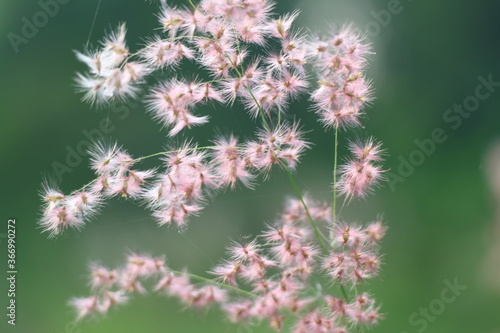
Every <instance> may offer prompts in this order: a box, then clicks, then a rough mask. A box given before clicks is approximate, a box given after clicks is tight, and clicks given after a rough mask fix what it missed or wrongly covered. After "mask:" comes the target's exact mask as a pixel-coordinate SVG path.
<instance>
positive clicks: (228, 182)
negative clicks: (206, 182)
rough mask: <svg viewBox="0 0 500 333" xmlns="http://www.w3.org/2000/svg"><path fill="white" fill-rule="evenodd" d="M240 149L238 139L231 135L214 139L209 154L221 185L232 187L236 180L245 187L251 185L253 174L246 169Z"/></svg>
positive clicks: (234, 185)
mask: <svg viewBox="0 0 500 333" xmlns="http://www.w3.org/2000/svg"><path fill="white" fill-rule="evenodd" d="M240 150H241V148H240V147H239V145H238V140H237V139H236V137H234V136H232V135H231V136H230V137H229V138H219V139H217V140H216V141H214V148H212V153H211V154H212V157H213V162H214V163H215V170H216V171H217V173H218V175H219V179H220V186H221V187H227V186H229V187H231V188H232V189H234V188H235V187H236V184H237V183H238V182H241V183H242V184H243V185H244V186H245V187H249V188H251V187H252V181H253V179H254V178H255V176H254V175H253V174H252V173H251V172H250V171H249V170H248V167H247V164H246V162H245V160H244V159H243V158H242V156H241V152H240Z"/></svg>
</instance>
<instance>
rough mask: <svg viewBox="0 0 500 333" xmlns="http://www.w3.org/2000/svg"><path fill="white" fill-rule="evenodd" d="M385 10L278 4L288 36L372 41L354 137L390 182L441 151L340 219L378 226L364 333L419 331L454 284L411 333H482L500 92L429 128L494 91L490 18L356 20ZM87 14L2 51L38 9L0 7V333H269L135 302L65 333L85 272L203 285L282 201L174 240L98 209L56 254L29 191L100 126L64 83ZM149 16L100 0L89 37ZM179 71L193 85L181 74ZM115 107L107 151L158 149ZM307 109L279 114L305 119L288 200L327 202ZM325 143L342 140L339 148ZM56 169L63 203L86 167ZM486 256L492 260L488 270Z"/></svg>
mask: <svg viewBox="0 0 500 333" xmlns="http://www.w3.org/2000/svg"><path fill="white" fill-rule="evenodd" d="M176 3H180V1H177V2H176ZM391 3H393V1H385V0H384V1H375V0H364V1H337V0H279V1H278V4H277V6H276V12H278V13H285V12H287V11H292V10H295V9H300V10H301V12H302V13H301V15H300V16H299V19H298V22H297V24H298V26H302V27H307V28H308V29H310V30H312V31H326V30H327V29H328V27H329V24H331V23H333V24H342V23H346V22H355V23H356V24H357V26H358V27H360V28H361V29H366V28H368V27H369V28H370V29H371V30H370V31H371V33H370V34H371V38H370V39H371V41H372V42H373V45H374V49H375V51H376V54H375V55H374V56H373V57H372V63H371V67H370V70H369V75H368V76H369V77H371V78H373V82H374V87H375V91H376V97H377V100H376V101H375V102H374V103H373V106H372V107H371V108H370V110H369V111H368V113H369V117H368V121H367V122H366V132H368V133H370V134H372V135H374V136H375V137H377V138H378V139H380V140H382V141H383V142H384V146H385V147H386V148H387V150H388V153H389V156H388V158H387V162H386V166H387V168H390V169H391V172H394V173H396V172H397V170H398V166H399V163H400V156H402V157H403V158H405V159H408V156H409V155H410V153H412V152H413V151H415V149H416V148H417V146H416V144H415V142H414V141H415V140H417V139H418V140H424V139H426V138H429V137H430V135H431V132H432V131H433V130H434V129H435V128H442V129H443V130H444V131H445V133H446V135H447V137H448V139H447V140H446V141H445V142H444V143H441V144H438V145H437V147H436V151H435V152H434V153H433V154H431V155H430V156H429V157H426V159H425V162H424V163H423V164H422V165H420V166H418V167H416V168H415V171H414V172H413V173H412V174H411V175H410V176H409V177H407V178H406V180H405V181H404V182H402V183H398V184H396V186H395V190H391V188H390V187H389V186H387V185H386V186H384V187H383V188H381V189H379V190H378V191H377V192H376V194H375V195H372V196H371V197H369V198H368V200H366V201H355V202H353V203H352V204H351V206H350V207H348V208H346V209H344V211H343V216H344V218H345V219H346V220H348V221H357V222H367V221H370V220H373V219H375V218H376V217H377V216H378V215H379V214H383V217H384V220H385V221H386V223H387V224H388V225H389V227H390V229H389V233H388V235H387V237H386V238H385V239H384V241H383V245H382V251H383V252H384V253H386V255H385V257H384V261H385V266H384V269H383V272H382V274H381V278H380V279H377V280H376V281H372V282H370V285H369V286H368V287H369V289H370V290H371V292H373V293H374V294H375V295H376V297H377V299H378V301H379V302H380V303H381V304H382V311H383V312H384V313H385V319H384V320H383V321H381V323H380V324H379V325H378V326H376V327H375V328H374V329H373V330H372V332H397V333H399V332H408V333H410V332H417V329H419V328H421V327H422V326H421V325H419V326H412V325H411V324H410V322H409V318H410V317H411V315H412V313H414V312H416V311H419V308H420V307H428V306H429V304H430V303H431V302H433V300H435V299H439V298H440V297H441V291H442V290H443V289H444V288H445V286H446V285H445V282H444V281H445V280H449V281H453V280H454V279H455V278H457V279H458V281H459V283H460V284H461V285H465V286H467V289H466V290H465V291H463V292H462V294H461V295H460V296H458V297H457V299H456V300H455V301H454V302H452V303H451V304H447V305H446V308H445V309H444V312H443V313H441V314H439V315H437V316H436V317H435V319H434V320H433V321H429V322H428V327H426V329H425V330H422V331H425V332H428V333H438V332H439V333H448V332H450V333H451V332H453V333H457V332H486V333H498V332H500V274H498V273H497V275H495V273H494V272H495V269H497V272H498V266H500V253H498V251H497V252H496V253H495V252H492V251H494V250H492V248H493V247H494V246H495V243H497V244H498V243H499V242H500V232H499V229H500V228H499V223H500V217H499V216H496V215H495V213H496V209H495V207H498V202H497V201H496V200H497V199H498V198H496V199H495V197H494V196H493V194H492V191H491V189H490V184H491V181H490V180H489V179H488V178H487V177H486V176H485V170H486V169H487V167H488V164H486V163H485V154H487V152H488V151H489V149H490V148H491V146H492V144H493V143H494V142H495V141H496V140H498V139H499V138H500V135H499V134H500V113H499V110H498V106H499V105H500V103H499V102H500V91H495V92H493V93H492V94H491V96H490V97H489V98H488V99H486V100H484V101H481V102H480V105H479V107H478V109H477V111H475V112H472V113H471V115H470V117H468V118H467V119H464V120H463V122H462V124H461V126H460V127H459V128H457V129H455V130H453V129H452V128H451V127H450V124H448V123H445V121H444V120H443V114H444V113H445V111H446V110H447V109H449V108H451V107H452V106H453V104H455V103H462V102H463V101H464V99H465V98H466V97H468V96H470V95H473V94H474V92H475V89H476V87H477V86H478V84H479V81H478V76H483V77H485V78H487V77H488V75H490V74H491V75H492V78H493V80H494V81H500V66H499V64H498V59H499V55H500V43H499V36H500V24H499V23H498V22H499V21H498V15H499V13H500V3H499V2H495V1H480V2H479V1H451V0H443V1H422V0H413V1H411V0H404V1H402V2H401V9H400V11H399V12H398V13H397V14H392V15H391V18H390V21H388V20H387V17H386V18H385V19H386V23H387V24H386V23H383V24H381V23H377V21H376V19H375V16H376V15H375V16H374V14H373V12H372V11H375V12H380V11H381V10H387V9H388V6H389V9H390V8H391ZM97 4H98V0H86V1H77V0H72V1H71V0H69V1H67V3H66V4H64V5H61V6H60V8H59V11H58V13H57V14H56V15H55V16H54V17H50V18H49V20H48V22H47V23H46V24H45V25H44V26H43V27H41V28H40V29H39V31H38V32H37V34H36V36H34V37H33V38H30V39H29V40H28V42H27V43H26V44H21V45H19V51H18V52H17V53H16V52H14V50H13V47H12V45H11V43H10V42H9V40H8V38H7V35H8V33H10V32H13V33H16V34H21V28H22V26H23V21H22V18H23V17H26V18H28V19H29V20H30V21H32V17H33V15H34V14H36V13H37V12H39V11H40V10H41V7H40V5H39V4H38V3H37V2H36V1H33V0H29V1H27V0H23V1H7V0H1V1H0V36H3V37H2V41H1V43H0V59H1V61H0V66H1V72H0V101H1V121H0V138H1V140H0V152H1V153H0V156H1V157H0V158H1V164H0V170H1V171H0V177H1V178H0V179H1V183H0V184H1V185H0V188H1V200H0V205H1V207H2V209H1V212H2V227H1V230H0V233H1V234H0V236H3V238H0V241H1V244H0V246H1V253H2V256H1V258H2V259H1V263H0V268H1V272H2V273H1V276H2V279H1V280H0V281H1V282H0V293H1V295H0V300H1V308H2V309H3V310H2V315H1V316H0V318H1V320H0V321H1V322H0V332H22V333H31V332H36V333H49V332H50V333H61V332H67V333H69V332H78V330H79V331H80V332H82V333H99V332H122V333H129V332H134V333H135V332H151V333H156V332H178V333H188V332H250V331H253V332H269V331H270V330H269V329H268V328H266V325H261V327H256V328H253V329H252V330H247V329H246V328H244V329H241V328H239V327H238V326H236V325H231V324H228V323H227V321H226V320H225V318H224V316H223V315H222V314H221V313H220V312H218V311H216V310H211V311H210V312H209V313H207V314H202V315H199V314H198V313H196V312H195V311H191V310H186V311H183V309H182V306H180V305H179V304H178V302H177V301H176V300H173V299H167V298H164V297H159V296H156V295H149V296H147V297H141V296H138V297H135V298H134V299H133V300H132V301H131V302H130V304H129V305H127V306H124V307H122V308H120V309H116V310H115V311H111V313H110V315H109V316H108V317H107V318H105V319H104V320H98V321H85V322H83V323H80V324H79V325H78V328H77V329H71V327H68V326H67V324H68V323H71V321H72V320H73V318H74V314H73V313H72V311H71V309H70V308H69V307H68V306H67V301H68V299H69V298H70V297H72V296H84V295H87V293H88V288H87V286H86V283H87V276H86V275H87V264H88V263H89V262H90V261H92V260H100V261H101V262H102V263H104V264H106V265H109V266H113V265H119V264H120V263H121V262H122V261H123V260H124V254H125V253H126V252H127V251H128V250H137V251H142V252H148V253H151V254H157V255H158V254H162V253H165V254H166V255H167V258H168V262H169V265H171V266H172V267H175V268H177V269H182V268H189V270H190V271H191V272H193V273H197V274H204V272H205V271H206V270H207V269H209V268H210V267H211V266H212V265H213V264H214V263H216V262H217V261H218V259H219V258H221V257H223V255H224V245H225V244H227V242H228V239H238V238H239V237H240V236H241V235H255V234H257V233H258V232H259V230H261V229H262V227H263V226H264V224H265V223H266V222H269V221H271V220H272V219H273V217H274V216H275V215H276V214H277V213H278V212H279V210H280V208H281V207H282V204H283V199H284V197H285V196H287V195H292V194H293V191H292V188H291V186H290V184H289V182H288V179H287V177H286V175H285V174H283V173H280V172H275V173H274V174H273V177H272V178H271V179H270V180H269V181H267V182H265V183H263V184H262V185H260V186H258V187H257V188H256V189H255V190H254V191H251V190H239V191H236V192H227V193H223V194H221V195H219V196H218V197H217V198H216V200H215V201H214V202H213V203H212V204H211V205H210V206H208V208H206V209H205V211H204V213H203V214H202V215H201V216H200V217H197V218H193V219H192V220H191V222H190V225H189V228H188V230H187V231H186V232H184V233H182V234H181V233H179V232H177V230H176V229H174V228H168V227H163V228H158V227H157V226H156V224H155V223H154V222H153V221H152V219H151V218H149V217H148V213H147V212H146V211H144V210H143V209H142V208H140V207H137V206H135V205H134V204H132V203H129V202H125V201H123V200H114V201H113V202H112V204H111V205H108V206H107V207H106V208H105V209H104V210H103V212H102V214H101V215H100V216H99V217H98V218H97V219H96V220H95V221H94V222H92V223H91V224H89V225H88V226H87V227H86V228H85V230H84V231H83V232H81V233H75V232H68V233H66V234H65V235H63V236H62V237H59V238H57V239H55V240H54V239H52V240H49V239H47V237H46V235H42V234H40V230H39V229H37V219H38V217H39V206H40V200H39V197H38V190H39V189H40V183H41V180H42V178H43V176H44V175H46V174H49V173H50V172H51V170H52V168H51V165H52V164H53V163H54V162H60V163H65V158H66V155H67V151H66V149H67V147H72V148H73V149H74V148H75V147H76V146H77V145H78V144H79V142H81V141H82V140H85V139H86V138H85V135H84V134H83V132H82V130H84V129H86V130H88V131H90V130H92V129H95V128H98V126H99V125H98V124H99V121H100V120H101V119H103V118H105V117H106V116H107V115H108V112H109V111H108V110H102V109H98V110H96V108H92V107H90V106H89V105H87V104H84V103H82V102H80V97H81V96H80V95H78V94H76V93H74V87H73V83H72V79H73V77H74V73H75V71H76V70H82V69H83V66H82V65H81V64H79V63H78V62H77V61H76V59H75V57H74V55H73V52H72V50H74V49H82V47H83V44H84V43H85V42H86V41H87V39H88V37H89V33H90V31H91V26H92V22H93V20H94V15H95V12H96V7H97ZM398 8H399V7H398ZM156 12H157V4H156V3H153V4H151V3H150V2H145V1H141V0H136V1H117V0H114V1H112V0H103V1H102V3H101V6H100V9H99V11H98V13H97V16H96V17H95V26H94V29H93V32H92V34H91V37H90V39H91V41H94V42H95V41H97V40H98V39H100V38H101V36H102V34H103V31H105V30H106V29H108V28H110V27H113V26H116V24H117V23H118V22H122V21H125V22H127V23H128V29H129V34H128V44H129V45H130V46H131V47H132V48H134V47H135V46H136V45H138V44H140V43H141V41H142V40H141V38H142V37H144V36H147V35H150V34H151V32H152V31H153V29H155V28H157V21H156V18H155V16H154V14H155V13H156ZM183 71H185V72H186V73H187V75H190V73H192V71H191V69H190V68H183ZM127 107H128V111H129V115H128V116H127V117H122V118H124V119H121V118H120V115H122V113H113V112H111V113H110V119H111V121H112V122H113V125H114V126H115V129H114V131H113V132H112V134H111V135H110V137H111V138H113V139H115V140H117V141H118V142H119V143H120V144H123V145H124V146H125V147H126V148H127V149H128V150H129V152H130V153H131V154H133V155H134V156H140V155H146V154H149V153H153V152H156V151H160V150H161V149H162V147H163V145H164V144H165V143H167V142H168V140H167V137H166V131H165V130H160V126H159V125H158V124H156V123H154V122H153V121H152V120H151V119H150V117H149V115H146V114H145V112H144V111H145V110H144V105H143V104H141V103H138V104H136V103H128V104H127ZM307 107H308V104H307V103H305V102H304V103H298V104H296V105H294V106H293V108H292V110H291V112H292V113H293V114H294V115H296V116H298V117H300V118H302V119H303V124H304V126H305V128H306V129H308V130H311V132H310V134H309V138H310V139H311V140H312V141H313V142H314V143H315V145H314V147H313V149H312V150H310V151H308V152H307V155H306V157H305V158H304V159H303V162H302V163H301V165H300V167H299V168H298V173H297V175H298V178H299V183H300V186H301V188H302V189H303V190H304V191H306V192H308V193H310V194H311V195H312V196H313V197H314V198H317V199H322V200H329V198H330V194H329V185H330V182H331V179H330V178H331V177H330V175H331V164H332V148H333V141H332V133H331V132H328V133H325V131H324V130H323V129H322V128H321V126H320V125H319V124H318V123H317V122H316V120H315V116H314V114H311V113H310V112H307ZM207 112H209V113H210V114H211V117H212V124H217V129H218V130H220V131H221V132H228V131H232V132H234V133H235V134H243V135H247V134H249V133H251V129H252V127H253V126H254V124H253V122H252V121H251V120H249V119H248V117H247V116H246V115H245V113H244V112H243V110H242V109H241V108H239V107H238V108H234V109H233V110H229V109H226V110H219V109H217V110H213V109H208V110H207ZM214 132H215V130H214V128H213V127H211V126H205V127H200V128H197V129H196V130H194V131H193V135H195V136H198V137H200V138H201V139H200V142H201V143H202V144H203V143H204V142H207V140H208V138H210V137H211V136H212V135H213V134H214ZM355 134H356V133H350V136H351V137H352V136H353V135H355ZM341 140H342V141H341V142H342V143H345V140H346V137H343V138H342V139H341ZM144 165H145V166H149V165H153V164H147V163H146V164H144ZM493 165H494V164H493ZM494 168H495V165H494V167H493V169H494ZM497 168H498V169H500V165H499V166H497ZM72 169H73V170H72V172H71V173H66V174H65V175H64V179H63V182H62V184H61V187H62V189H63V190H64V191H66V192H69V191H71V190H72V189H75V188H78V187H79V186H80V185H81V184H83V183H85V182H87V181H88V180H89V179H91V177H92V174H91V172H90V171H89V170H88V168H87V164H86V162H85V161H84V162H82V163H80V164H79V165H78V166H77V167H75V168H72ZM9 217H15V218H16V219H17V228H18V229H17V233H18V234H17V260H18V276H17V278H18V281H17V306H18V307H17V325H16V326H15V327H12V326H8V325H7V324H6V321H7V320H6V316H5V312H6V310H5V307H6V306H7V301H6V291H5V290H6V288H5V287H6V283H5V281H6V280H5V278H4V276H5V275H6V273H5V272H6V266H5V265H6V262H5V261H6V259H5V255H4V253H6V242H5V233H6V226H5V223H6V221H7V219H8V218H9ZM497 249H498V247H497ZM492 253H493V254H492ZM488 256H490V258H492V259H491V260H490V261H488V263H487V261H486V258H487V257H488ZM487 281H490V282H489V283H487Z"/></svg>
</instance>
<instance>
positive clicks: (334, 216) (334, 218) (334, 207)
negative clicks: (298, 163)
mask: <svg viewBox="0 0 500 333" xmlns="http://www.w3.org/2000/svg"><path fill="white" fill-rule="evenodd" d="M338 146H339V129H338V127H336V128H335V147H334V150H335V153H334V157H333V203H332V228H331V231H330V241H331V242H333V226H334V225H335V223H337V163H338Z"/></svg>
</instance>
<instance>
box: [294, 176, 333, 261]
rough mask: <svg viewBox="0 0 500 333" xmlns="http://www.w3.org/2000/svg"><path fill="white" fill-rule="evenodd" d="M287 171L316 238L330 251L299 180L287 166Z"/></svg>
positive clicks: (326, 250)
mask: <svg viewBox="0 0 500 333" xmlns="http://www.w3.org/2000/svg"><path fill="white" fill-rule="evenodd" d="M286 172H287V174H288V178H290V182H291V183H292V187H293V189H294V190H295V193H296V194H297V196H298V197H299V200H300V202H301V203H302V206H304V210H305V211H306V215H307V218H308V219H309V222H310V223H311V225H312V227H313V229H314V234H315V235H316V238H317V239H318V242H319V244H320V245H321V248H322V249H323V251H324V252H325V254H327V253H328V248H327V247H326V245H325V243H324V242H323V238H326V237H325V235H323V234H322V233H321V231H320V230H319V229H318V226H317V225H316V222H314V220H313V218H312V216H311V214H310V213H309V209H308V208H307V205H306V203H305V201H304V197H303V196H302V193H301V192H300V189H299V187H298V185H297V182H296V181H295V178H294V177H293V174H292V172H291V171H290V170H289V169H288V168H287V169H286Z"/></svg>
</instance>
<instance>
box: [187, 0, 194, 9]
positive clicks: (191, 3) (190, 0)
mask: <svg viewBox="0 0 500 333" xmlns="http://www.w3.org/2000/svg"><path fill="white" fill-rule="evenodd" d="M188 1H189V4H190V5H191V7H193V9H195V10H196V6H195V5H194V3H193V1H192V0H188Z"/></svg>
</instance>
